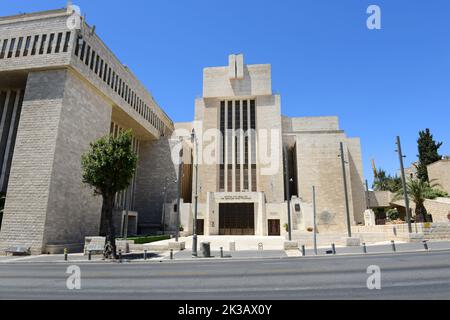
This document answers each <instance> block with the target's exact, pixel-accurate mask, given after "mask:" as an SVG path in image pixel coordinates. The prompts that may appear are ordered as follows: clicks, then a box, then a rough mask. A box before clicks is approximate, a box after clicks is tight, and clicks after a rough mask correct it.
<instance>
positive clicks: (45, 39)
mask: <svg viewBox="0 0 450 320" xmlns="http://www.w3.org/2000/svg"><path fill="white" fill-rule="evenodd" d="M46 41H47V35H46V34H43V35H42V39H41V46H40V47H39V54H44V48H45V42H46Z"/></svg>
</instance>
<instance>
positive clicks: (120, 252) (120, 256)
mask: <svg viewBox="0 0 450 320" xmlns="http://www.w3.org/2000/svg"><path fill="white" fill-rule="evenodd" d="M119 262H120V263H122V249H119Z"/></svg>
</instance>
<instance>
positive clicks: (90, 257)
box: [88, 250, 92, 261]
mask: <svg viewBox="0 0 450 320" xmlns="http://www.w3.org/2000/svg"><path fill="white" fill-rule="evenodd" d="M88 260H89V261H91V260H92V250H89V252H88Z"/></svg>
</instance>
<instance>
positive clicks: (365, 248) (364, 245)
mask: <svg viewBox="0 0 450 320" xmlns="http://www.w3.org/2000/svg"><path fill="white" fill-rule="evenodd" d="M363 252H364V253H367V247H366V243H365V242H364V243H363Z"/></svg>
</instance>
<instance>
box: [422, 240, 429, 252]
mask: <svg viewBox="0 0 450 320" xmlns="http://www.w3.org/2000/svg"><path fill="white" fill-rule="evenodd" d="M423 247H424V248H425V250H426V251H428V243H427V242H426V241H424V242H423Z"/></svg>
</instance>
